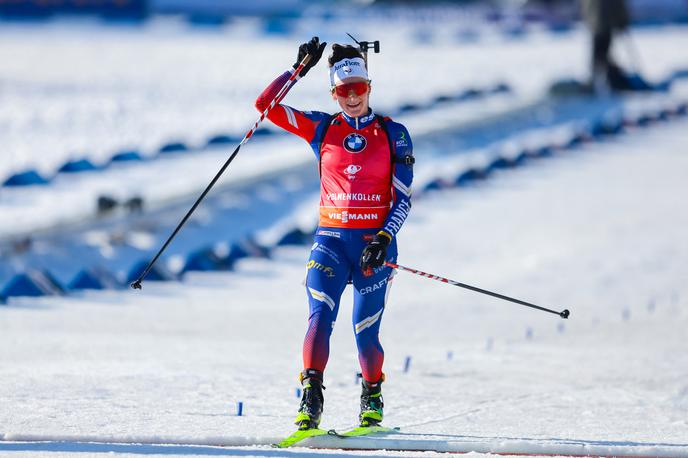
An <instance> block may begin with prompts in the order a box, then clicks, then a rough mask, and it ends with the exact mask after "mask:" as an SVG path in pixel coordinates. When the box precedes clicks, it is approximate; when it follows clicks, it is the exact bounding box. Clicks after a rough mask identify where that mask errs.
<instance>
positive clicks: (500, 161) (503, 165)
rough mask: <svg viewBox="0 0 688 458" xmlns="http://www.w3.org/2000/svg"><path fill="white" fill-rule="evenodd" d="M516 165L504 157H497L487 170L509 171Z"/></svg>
mask: <svg viewBox="0 0 688 458" xmlns="http://www.w3.org/2000/svg"><path fill="white" fill-rule="evenodd" d="M515 165H516V164H514V162H513V161H512V160H510V159H507V158H505V157H498V158H497V159H495V160H494V161H492V162H491V163H490V165H488V166H487V169H488V170H499V169H510V168H512V167H514V166H515Z"/></svg>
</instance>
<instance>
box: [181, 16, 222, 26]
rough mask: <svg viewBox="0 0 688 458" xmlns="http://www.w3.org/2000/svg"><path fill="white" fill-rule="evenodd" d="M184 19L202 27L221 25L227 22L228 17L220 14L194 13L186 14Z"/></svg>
mask: <svg viewBox="0 0 688 458" xmlns="http://www.w3.org/2000/svg"><path fill="white" fill-rule="evenodd" d="M186 20H187V21H188V22H189V24H191V25H195V26H202V27H221V26H223V25H225V24H226V23H227V22H228V18H227V17H226V16H223V15H221V14H210V13H205V14H204V13H195V14H190V15H188V16H187V18H186Z"/></svg>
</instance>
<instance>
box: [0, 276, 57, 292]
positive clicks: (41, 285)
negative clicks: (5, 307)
mask: <svg viewBox="0 0 688 458" xmlns="http://www.w3.org/2000/svg"><path fill="white" fill-rule="evenodd" d="M63 292H64V289H63V288H62V286H61V285H60V284H59V283H58V282H57V281H56V280H55V279H54V278H53V277H52V276H51V275H50V274H49V273H48V272H47V271H41V270H27V271H26V272H23V273H19V274H17V275H15V276H14V277H12V278H11V279H10V281H9V282H8V283H7V285H5V287H4V288H3V289H2V291H0V296H2V297H14V296H31V297H39V296H50V295H57V294H62V293H63Z"/></svg>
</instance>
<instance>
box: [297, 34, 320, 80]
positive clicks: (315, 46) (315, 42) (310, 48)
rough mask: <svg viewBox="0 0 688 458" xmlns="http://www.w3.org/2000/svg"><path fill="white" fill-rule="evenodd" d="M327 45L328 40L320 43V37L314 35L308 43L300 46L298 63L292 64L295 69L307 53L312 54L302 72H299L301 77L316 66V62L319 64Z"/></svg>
mask: <svg viewBox="0 0 688 458" xmlns="http://www.w3.org/2000/svg"><path fill="white" fill-rule="evenodd" d="M325 46H327V42H325V43H320V39H319V38H318V37H313V38H311V41H309V42H308V43H303V44H302V45H301V46H299V53H298V55H297V56H296V63H295V64H294V65H292V67H294V70H296V68H297V67H298V66H299V64H300V63H301V61H302V60H303V58H304V57H306V54H310V56H311V60H310V61H309V62H308V63H307V64H306V65H305V66H304V67H303V70H301V73H299V76H300V77H302V78H303V77H304V76H306V73H308V70H310V69H311V68H313V67H315V64H317V63H318V61H319V60H320V58H321V57H322V53H323V51H324V50H325Z"/></svg>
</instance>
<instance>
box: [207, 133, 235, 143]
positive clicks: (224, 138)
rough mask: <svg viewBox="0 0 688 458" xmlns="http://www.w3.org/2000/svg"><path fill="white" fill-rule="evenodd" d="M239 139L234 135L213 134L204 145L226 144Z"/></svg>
mask: <svg viewBox="0 0 688 458" xmlns="http://www.w3.org/2000/svg"><path fill="white" fill-rule="evenodd" d="M238 142H239V139H237V138H236V137H233V136H231V135H224V134H220V135H215V136H213V137H210V138H209V139H208V141H207V142H206V146H214V145H228V144H230V143H238Z"/></svg>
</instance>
